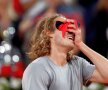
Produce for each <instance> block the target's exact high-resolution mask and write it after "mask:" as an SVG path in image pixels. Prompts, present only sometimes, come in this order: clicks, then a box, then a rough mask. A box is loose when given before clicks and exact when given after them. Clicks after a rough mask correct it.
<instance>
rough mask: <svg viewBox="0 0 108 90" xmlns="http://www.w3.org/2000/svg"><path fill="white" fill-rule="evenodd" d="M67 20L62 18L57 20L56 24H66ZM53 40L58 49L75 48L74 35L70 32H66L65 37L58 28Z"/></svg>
mask: <svg viewBox="0 0 108 90" xmlns="http://www.w3.org/2000/svg"><path fill="white" fill-rule="evenodd" d="M66 20H67V19H66V18H64V17H62V16H61V17H58V18H56V19H55V22H56V21H61V22H65V21H66ZM52 40H53V43H54V44H55V45H56V46H58V47H59V46H60V47H64V48H67V49H69V50H72V49H73V48H74V34H73V33H70V32H68V31H66V32H65V34H64V36H63V32H62V31H61V30H58V29H57V28H56V30H55V31H54V34H53V38H52Z"/></svg>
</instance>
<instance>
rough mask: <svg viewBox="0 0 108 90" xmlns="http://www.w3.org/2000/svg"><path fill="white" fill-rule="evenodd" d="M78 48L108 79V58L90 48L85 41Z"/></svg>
mask: <svg viewBox="0 0 108 90" xmlns="http://www.w3.org/2000/svg"><path fill="white" fill-rule="evenodd" d="M78 48H79V49H80V50H81V51H82V52H83V53H84V54H85V55H86V56H87V57H88V58H89V59H90V60H91V61H92V62H93V63H94V65H95V66H96V69H97V70H98V72H99V73H100V74H101V75H102V77H104V78H105V79H107V80H108V59H107V58H105V57H103V56H102V55H100V54H99V53H97V52H95V51H94V50H92V49H90V48H89V47H88V46H87V45H85V44H84V43H83V42H81V43H80V44H79V45H78Z"/></svg>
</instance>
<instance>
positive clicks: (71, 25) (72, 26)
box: [68, 24, 76, 29]
mask: <svg viewBox="0 0 108 90" xmlns="http://www.w3.org/2000/svg"><path fill="white" fill-rule="evenodd" d="M68 28H74V29H75V28H76V27H75V25H74V24H69V25H68Z"/></svg>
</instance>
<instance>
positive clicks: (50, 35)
mask: <svg viewBox="0 0 108 90" xmlns="http://www.w3.org/2000/svg"><path fill="white" fill-rule="evenodd" d="M46 34H47V35H48V36H49V37H50V38H52V37H53V36H54V32H51V31H49V30H47V32H46Z"/></svg>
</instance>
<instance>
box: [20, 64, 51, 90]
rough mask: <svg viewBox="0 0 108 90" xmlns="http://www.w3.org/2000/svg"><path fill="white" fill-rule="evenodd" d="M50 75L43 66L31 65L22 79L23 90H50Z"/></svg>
mask: <svg viewBox="0 0 108 90" xmlns="http://www.w3.org/2000/svg"><path fill="white" fill-rule="evenodd" d="M48 85H49V75H48V73H47V72H46V71H45V69H44V68H43V66H42V65H33V64H32V65H30V66H29V67H27V69H26V70H25V72H24V75H23V79H22V88H23V90H48Z"/></svg>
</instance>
